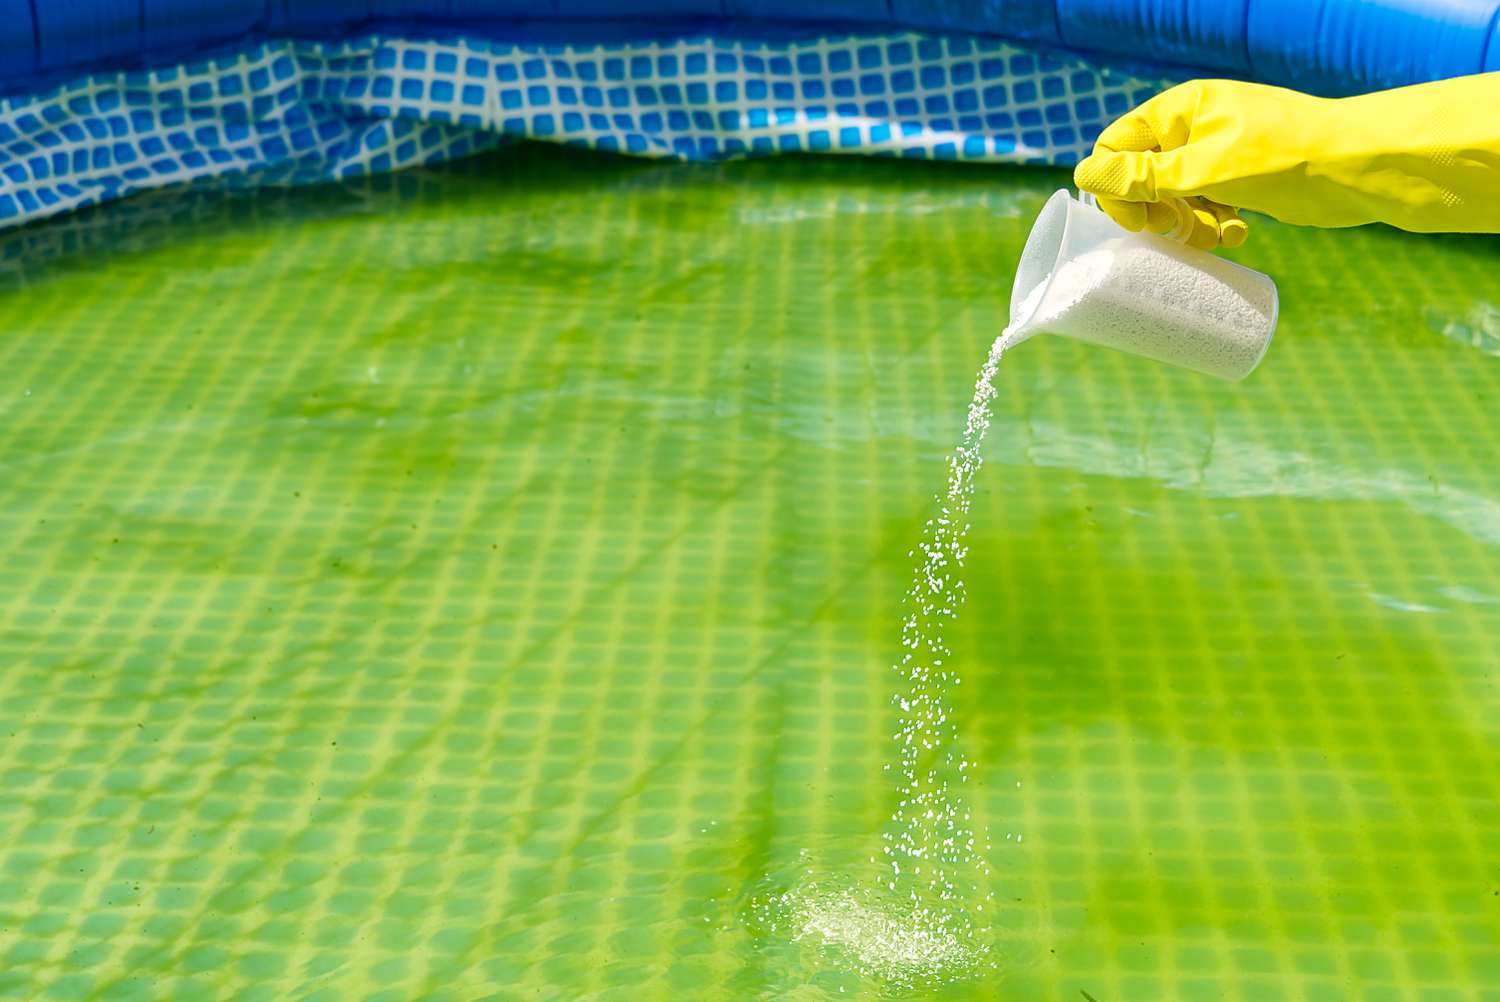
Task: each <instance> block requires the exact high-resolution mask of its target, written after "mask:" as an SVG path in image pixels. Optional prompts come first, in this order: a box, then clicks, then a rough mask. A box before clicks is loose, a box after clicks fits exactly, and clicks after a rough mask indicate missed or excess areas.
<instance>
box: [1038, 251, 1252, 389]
mask: <svg viewBox="0 0 1500 1002" xmlns="http://www.w3.org/2000/svg"><path fill="white" fill-rule="evenodd" d="M1049 280H1050V283H1049ZM1273 295H1274V294H1273V292H1272V290H1271V288H1270V287H1269V286H1268V285H1267V284H1266V283H1263V282H1261V281H1259V280H1258V279H1257V278H1256V276H1255V275H1254V274H1253V273H1251V272H1247V271H1245V270H1244V269H1241V268H1239V267H1237V266H1236V265H1234V264H1231V263H1230V262H1228V261H1225V260H1222V259H1220V258H1217V257H1213V256H1212V255H1201V256H1195V257H1188V256H1187V252H1186V251H1185V250H1184V249H1183V248H1180V247H1177V246H1176V245H1174V244H1170V243H1167V242H1165V241H1161V242H1151V243H1145V244H1143V243H1136V242H1132V241H1126V240H1120V241H1111V242H1109V243H1105V244H1101V245H1100V246H1099V247H1096V248H1095V249H1094V250H1091V251H1089V252H1087V253H1085V254H1081V255H1079V256H1078V257H1076V258H1073V259H1071V260H1069V261H1067V262H1065V263H1064V264H1063V265H1062V266H1061V267H1060V268H1058V270H1057V271H1056V273H1055V274H1052V275H1048V276H1047V278H1046V279H1043V280H1042V281H1041V282H1040V283H1038V285H1037V286H1036V288H1034V289H1032V290H1031V292H1030V293H1028V294H1027V296H1026V298H1025V300H1023V302H1022V305H1021V309H1020V312H1019V313H1018V314H1017V316H1018V317H1026V316H1028V315H1029V314H1030V313H1031V311H1032V310H1033V309H1036V308H1037V307H1038V306H1040V309H1039V310H1037V313H1036V315H1035V316H1034V317H1032V319H1031V321H1030V323H1028V324H1027V326H1028V327H1029V328H1034V329H1038V330H1045V331H1049V332H1051V333H1054V334H1063V335H1066V336H1068V337H1072V338H1077V339H1078V340H1081V341H1088V342H1090V343H1092V344H1098V345H1103V346H1105V347H1107V348H1116V349H1119V350H1121V351H1126V352H1129V353H1131V354H1133V355H1143V356H1145V357H1147V358H1153V359H1156V360H1157V361H1160V362H1167V363H1170V364H1172V365H1181V366H1185V367H1187V368H1190V369H1196V370H1198V371H1199V372H1207V373H1212V374H1213V375H1217V376H1222V377H1223V378H1226V379H1238V378H1240V377H1242V376H1244V375H1246V374H1247V373H1248V372H1249V371H1250V369H1252V368H1253V367H1254V365H1255V363H1256V361H1257V360H1258V359H1259V358H1260V355H1261V352H1262V350H1263V349H1264V347H1265V342H1266V331H1267V327H1268V325H1269V324H1270V321H1271V315H1272V313H1274V311H1275V305H1274V301H1273Z"/></svg>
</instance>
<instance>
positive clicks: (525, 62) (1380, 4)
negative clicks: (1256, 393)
mask: <svg viewBox="0 0 1500 1002" xmlns="http://www.w3.org/2000/svg"><path fill="white" fill-rule="evenodd" d="M1497 12H1500V0H1437V2H1433V3H1417V2H1415V0H1366V2H1357V0H1229V2H1219V0H875V2H871V0H632V2H629V3H626V2H622V0H551V2H548V3H523V2H519V0H423V2H415V0H295V2H294V0H256V2H252V0H129V2H121V0H0V228H6V227H14V226H18V225H20V224H23V223H28V222H32V221H35V220H39V219H43V218H46V217H49V216H55V215H58V214H61V213H66V212H70V211H73V210H76V209H80V208H84V207H87V206H91V205H95V204H98V203H102V202H108V201H113V200H116V199H119V198H122V197H125V196H127V195H131V194H134V193H137V192H141V191H147V190H150V189H156V188H165V187H180V186H182V185H189V184H192V185H205V186H216V187H222V186H225V185H228V186H231V187H239V186H243V187H251V188H255V187H261V186H264V185H268V184H309V183H319V182H325V181H333V180H338V179H342V178H350V177H359V176H365V175H378V174H383V173H387V172H390V171H395V170H400V169H402V168H407V167H413V166H417V165H421V164H430V163H438V162H441V161H445V160H451V159H454V158H456V157H461V156H466V155H468V154H471V153H474V152H478V151H480V150H485V149H489V148H492V147H495V146H498V145H501V144H503V143H507V142H513V141H516V140H543V141H547V142H553V143H563V144H567V145H573V146H580V147H584V148H588V149H595V150H601V151H607V152H617V153H627V154H634V155H638V156H645V157H655V158H662V159H676V160H698V161H704V160H709V161H712V160H724V159H733V158H737V157H742V156H763V155H771V154H781V153H804V152H811V153H844V154H854V155H863V156H894V157H903V158H914V159H930V160H967V161H981V162H991V163H1022V164H1049V165H1056V166H1067V165H1070V164H1073V163H1076V162H1077V161H1078V160H1079V159H1080V158H1081V157H1083V156H1085V155H1087V153H1088V152H1089V150H1090V149H1091V148H1092V144H1093V140H1094V138H1095V137H1096V136H1098V134H1099V132H1100V130H1101V129H1103V128H1104V126H1105V125H1107V124H1108V122H1109V121H1111V120H1112V119H1113V118H1115V117H1116V116H1118V115H1119V114H1121V113H1123V112H1124V111H1125V110H1127V109H1128V108H1129V107H1131V106H1133V105H1135V104H1138V103H1140V102H1141V101H1144V100H1146V99H1148V98H1150V97H1151V96H1152V95H1153V94H1156V93H1158V92H1160V91H1161V90H1162V89H1164V88H1166V87H1169V86H1171V85H1172V84H1173V83H1176V82H1178V81H1181V80H1184V79H1189V78H1191V77H1194V76H1204V75H1213V76H1235V77H1240V78H1244V79H1255V80H1262V81H1265V82H1269V83H1277V84H1284V85H1290V86H1293V87H1297V88H1299V89H1302V90H1307V91H1311V92H1313V93H1318V94H1324V95H1329V96H1337V95H1343V94H1351V93H1358V92H1364V91H1368V90H1374V89H1381V88H1386V87H1393V86H1399V85H1403V84H1411V83H1420V82H1424V81H1428V80H1432V79H1437V78H1442V77H1448V76H1454V75H1463V74H1468V73H1474V72H1478V71H1481V70H1492V69H1497V68H1500V41H1497V39H1496V30H1497V27H1496V22H1497Z"/></svg>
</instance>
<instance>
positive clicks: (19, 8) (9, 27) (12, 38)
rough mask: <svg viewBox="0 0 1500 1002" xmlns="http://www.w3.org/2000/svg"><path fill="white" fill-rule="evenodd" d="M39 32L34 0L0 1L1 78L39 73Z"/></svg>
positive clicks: (19, 77)
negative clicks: (32, 8) (37, 52)
mask: <svg viewBox="0 0 1500 1002" xmlns="http://www.w3.org/2000/svg"><path fill="white" fill-rule="evenodd" d="M35 32H36V22H35V21H34V20H33V19H32V16H31V0H0V79H24V78H25V77H28V76H30V75H31V74H33V73H35V72H36V68H37V67H36V41H35V37H34V36H35Z"/></svg>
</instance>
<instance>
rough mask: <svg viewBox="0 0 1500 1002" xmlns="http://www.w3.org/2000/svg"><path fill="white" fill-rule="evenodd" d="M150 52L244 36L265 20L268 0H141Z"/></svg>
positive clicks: (147, 46)
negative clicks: (266, 0) (266, 1)
mask: <svg viewBox="0 0 1500 1002" xmlns="http://www.w3.org/2000/svg"><path fill="white" fill-rule="evenodd" d="M140 8H141V30H142V32H143V33H144V35H145V47H146V50H147V51H148V52H159V51H163V50H167V49H174V48H183V47H186V46H190V45H201V44H203V42H204V41H206V40H209V39H213V40H216V41H217V40H219V39H230V38H243V37H245V36H247V35H249V34H250V33H251V32H253V31H254V30H255V29H256V28H259V27H261V26H263V25H264V24H265V23H266V20H267V19H266V3H265V0H140Z"/></svg>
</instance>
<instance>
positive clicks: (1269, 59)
mask: <svg viewBox="0 0 1500 1002" xmlns="http://www.w3.org/2000/svg"><path fill="white" fill-rule="evenodd" d="M1497 10H1500V0H1378V2H1373V3H1371V2H1365V3H1351V2H1349V0H1252V2H1251V3H1250V17H1249V20H1248V39H1247V41H1248V45H1249V51H1250V64H1251V67H1252V69H1253V72H1254V74H1255V76H1256V77H1258V78H1260V79H1265V80H1270V81H1274V82H1276V83H1279V84H1282V85H1284V86H1288V87H1295V88H1297V89H1299V90H1307V91H1313V92H1315V93H1319V94H1329V95H1344V94H1358V93H1363V92H1365V91H1371V90H1383V89H1385V88H1387V87H1400V86H1402V85H1405V84H1412V83H1421V82H1423V81H1426V80H1440V79H1444V78H1446V77H1455V76H1464V75H1466V74H1469V73H1478V72H1481V71H1482V70H1483V69H1484V66H1485V44H1486V42H1487V41H1488V40H1489V37H1490V33H1491V31H1492V28H1493V25H1494V21H1495V15H1496V11H1497Z"/></svg>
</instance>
